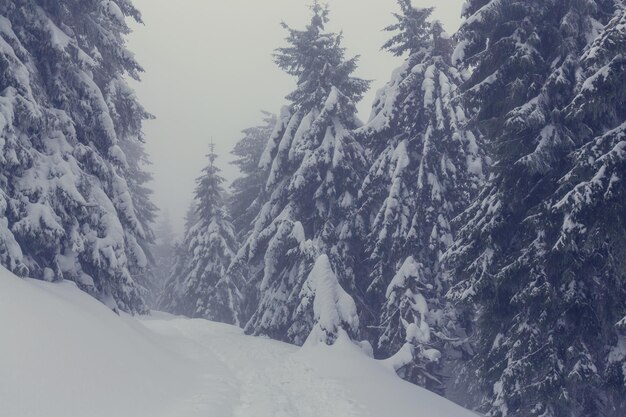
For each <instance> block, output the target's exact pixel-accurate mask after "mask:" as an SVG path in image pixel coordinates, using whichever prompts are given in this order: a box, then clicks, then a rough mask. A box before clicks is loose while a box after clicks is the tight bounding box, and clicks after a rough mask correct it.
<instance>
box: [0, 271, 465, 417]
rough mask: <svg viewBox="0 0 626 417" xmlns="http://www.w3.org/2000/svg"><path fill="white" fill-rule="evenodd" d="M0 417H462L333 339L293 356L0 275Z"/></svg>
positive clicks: (68, 288)
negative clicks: (120, 312)
mask: <svg viewBox="0 0 626 417" xmlns="http://www.w3.org/2000/svg"><path fill="white" fill-rule="evenodd" d="M0 415H2V416H5V415H6V416H11V417H31V416H32V417H43V416H45V417H100V416H102V417H105V416H107V417H110V416H121V417H124V416H129V417H130V416H132V417H144V416H145V417H148V416H150V417H195V416H198V417H199V416H211V417H231V416H232V417H246V416H247V417H300V416H305V417H309V416H310V417H313V416H315V417H324V416H328V417H331V416H332V417H351V416H352V417H381V416H384V417H396V416H397V417H412V416H415V417H471V416H474V414H473V413H471V412H469V411H466V410H464V409H462V408H460V407H458V406H456V405H454V404H452V403H450V402H449V401H447V400H445V399H442V398H440V397H438V396H436V395H434V394H431V393H429V392H427V391H425V390H423V389H420V388H419V387H416V386H413V385H411V384H408V383H405V382H404V381H402V380H400V379H399V378H397V377H396V376H395V374H394V373H393V371H391V370H389V369H388V368H386V367H385V366H384V365H383V364H381V363H379V362H377V361H374V360H372V359H370V358H368V357H367V356H366V355H364V354H362V353H361V351H360V350H359V349H358V347H356V346H355V345H353V344H352V343H351V342H349V341H347V340H343V339H341V338H340V339H339V340H338V341H337V343H336V344H335V345H334V346H332V347H327V346H325V345H317V346H314V347H307V348H303V349H299V348H297V347H295V346H291V345H288V344H284V343H280V342H276V341H272V340H267V339H263V338H253V337H249V336H245V335H243V334H242V332H241V330H240V329H238V328H235V327H232V326H227V325H222V324H217V323H211V322H208V321H206V320H190V319H187V318H181V317H173V316H169V315H165V314H162V313H154V315H153V316H152V317H145V318H141V319H135V318H132V317H128V316H117V315H116V314H114V313H113V312H111V311H110V310H109V309H108V308H106V307H105V306H104V305H102V304H100V303H99V302H98V301H96V300H95V299H92V298H91V297H90V296H88V295H87V294H85V293H83V292H81V291H80V290H79V289H78V288H77V287H76V286H75V285H74V284H72V283H69V282H62V283H56V284H51V283H46V282H41V281H34V280H29V279H26V280H23V279H19V278H17V277H15V276H14V275H12V274H10V273H9V272H7V271H6V270H5V269H2V268H0Z"/></svg>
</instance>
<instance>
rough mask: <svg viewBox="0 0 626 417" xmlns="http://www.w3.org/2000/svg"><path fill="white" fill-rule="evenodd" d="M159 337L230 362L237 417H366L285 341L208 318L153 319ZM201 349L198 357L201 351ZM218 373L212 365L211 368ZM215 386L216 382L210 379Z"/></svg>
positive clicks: (198, 356)
mask: <svg viewBox="0 0 626 417" xmlns="http://www.w3.org/2000/svg"><path fill="white" fill-rule="evenodd" d="M144 324H145V325H146V326H147V327H149V328H151V329H152V330H154V331H155V332H157V333H162V334H167V335H170V336H171V335H173V333H172V332H173V331H174V329H175V330H176V331H178V332H179V336H183V338H185V339H187V340H189V341H194V342H195V343H189V344H187V346H181V347H182V352H183V353H185V351H187V352H186V353H187V354H189V355H190V356H192V357H195V358H196V359H202V358H201V356H202V355H204V356H205V359H206V357H207V356H214V357H216V358H218V359H219V360H220V362H222V363H223V364H227V365H226V366H228V367H229V368H230V373H231V374H232V375H234V377H235V381H228V385H229V386H230V387H231V388H234V389H235V390H236V391H238V392H239V396H238V400H237V401H236V402H235V406H234V409H233V410H232V416H233V417H266V416H267V417H270V416H271V417H296V416H297V417H324V416H329V417H331V416H333V417H336V416H343V417H364V416H368V413H367V412H366V411H365V410H363V408H362V407H360V406H359V405H358V404H356V403H355V402H354V401H353V400H350V399H349V395H348V394H347V393H345V392H344V390H343V389H342V387H341V386H340V385H339V384H338V383H337V382H335V381H332V380H330V379H325V378H321V377H320V376H319V375H316V372H315V371H314V370H313V369H312V368H311V367H310V366H308V365H307V364H306V363H304V362H303V361H302V359H301V358H299V357H298V355H297V351H298V349H297V348H296V347H294V346H290V345H287V344H283V343H278V342H274V341H271V340H267V339H262V338H251V337H247V336H244V335H243V334H242V332H241V330H239V329H236V328H234V327H231V326H224V325H220V324H216V323H210V324H209V325H207V324H208V322H206V321H204V320H188V319H171V320H148V321H146V322H144ZM199 347H201V350H200V351H201V352H204V354H198V351H197V349H198V348H199ZM208 369H210V371H211V372H214V368H213V367H209V368H208ZM211 382H212V381H211Z"/></svg>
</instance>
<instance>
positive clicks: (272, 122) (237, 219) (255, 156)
mask: <svg viewBox="0 0 626 417" xmlns="http://www.w3.org/2000/svg"><path fill="white" fill-rule="evenodd" d="M263 115H264V118H263V122H264V124H263V125H260V126H255V127H251V128H248V129H246V130H244V131H243V135H244V137H243V139H241V140H240V141H239V142H237V144H236V145H235V148H234V149H233V150H232V151H231V153H232V154H233V155H234V156H235V157H237V159H235V160H234V161H232V162H231V164H233V165H235V166H236V167H237V168H239V171H240V173H241V176H240V177H239V178H237V179H235V180H234V181H233V182H232V184H231V185H230V189H231V195H230V197H229V200H228V211H229V213H230V216H231V217H232V219H233V226H235V231H236V232H237V235H238V236H239V237H240V238H245V237H246V235H247V234H248V233H249V232H250V229H251V228H252V223H253V222H254V218H255V217H256V215H257V214H258V212H259V209H260V204H261V202H260V201H259V196H260V195H261V192H262V190H263V187H264V186H265V182H266V181H267V177H266V175H265V174H266V173H267V172H266V171H264V170H263V169H261V168H259V161H260V160H261V155H263V151H264V150H265V147H266V146H267V142H268V141H269V139H270V136H271V135H272V132H273V131H274V126H276V116H275V115H273V114H271V113H268V112H263Z"/></svg>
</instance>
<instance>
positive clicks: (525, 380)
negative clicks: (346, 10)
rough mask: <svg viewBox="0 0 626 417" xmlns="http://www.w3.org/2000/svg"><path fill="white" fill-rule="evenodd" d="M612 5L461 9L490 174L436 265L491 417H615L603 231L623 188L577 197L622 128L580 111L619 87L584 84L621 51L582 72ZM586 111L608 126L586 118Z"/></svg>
mask: <svg viewBox="0 0 626 417" xmlns="http://www.w3.org/2000/svg"><path fill="white" fill-rule="evenodd" d="M619 3H621V2H619ZM617 5H618V2H615V1H612V0H608V1H604V0H597V1H593V0H587V1H575V0H571V1H519V0H500V1H487V0H471V1H468V2H467V4H466V7H465V15H466V21H465V23H464V25H463V27H462V28H461V30H460V34H459V40H460V45H459V47H458V48H457V51H456V53H455V56H456V57H457V58H458V59H462V60H464V62H465V64H466V65H467V66H468V67H472V68H473V70H474V71H473V75H472V76H471V78H470V79H469V81H468V82H467V84H466V85H465V96H466V99H467V100H468V101H467V102H468V103H470V105H471V106H476V107H477V108H478V113H477V116H476V118H475V120H474V121H475V123H476V125H477V126H479V127H480V128H481V130H482V131H483V132H484V133H485V138H486V141H487V143H488V145H489V148H490V149H492V151H493V158H494V161H495V166H494V172H493V175H492V177H491V178H490V181H489V183H488V184H487V186H486V187H485V189H484V191H483V192H482V193H481V195H480V198H479V199H478V200H477V201H476V203H474V204H473V205H472V206H471V207H470V208H469V209H468V210H467V211H466V213H464V215H463V216H461V217H460V219H459V224H460V225H462V228H461V232H460V237H459V239H458V240H457V241H456V243H455V244H454V246H453V248H452V250H450V252H449V254H448V255H447V258H448V259H449V262H450V265H451V266H453V267H454V271H453V272H454V275H455V276H457V277H459V278H460V279H461V281H460V282H459V283H458V284H457V285H456V286H455V288H453V290H452V291H451V293H450V294H451V296H452V297H453V298H454V299H456V300H458V301H462V302H465V303H467V304H468V305H470V306H474V307H475V308H476V309H477V311H478V317H477V323H476V329H475V332H474V339H475V342H476V347H477V355H476V357H475V359H474V361H473V363H474V364H475V365H477V366H476V369H477V372H478V377H479V378H480V380H481V381H482V382H483V386H484V388H485V391H486V401H485V404H484V405H485V411H486V412H487V415H488V416H494V417H495V416H497V417H503V416H529V415H530V416H533V415H536V416H542V417H561V416H567V417H570V416H600V415H602V416H618V415H621V413H622V412H623V406H622V407H621V410H622V411H617V410H616V409H615V408H614V406H615V404H620V403H623V393H624V387H623V385H622V386H621V388H619V389H617V391H612V390H609V389H607V387H608V383H609V380H608V379H607V376H606V370H607V363H608V362H609V358H610V357H611V354H610V352H611V351H612V349H614V348H615V346H616V344H617V341H618V339H617V336H616V327H615V324H616V322H617V320H619V314H618V313H619V311H620V310H621V311H623V309H624V302H623V298H622V299H621V301H618V298H619V297H620V295H619V294H620V293H622V291H623V276H624V275H623V274H624V272H623V267H620V266H619V263H615V262H613V261H611V257H612V256H613V255H614V254H615V253H619V251H620V250H621V249H620V247H623V246H622V243H623V237H622V238H615V237H614V236H615V235H614V234H613V231H614V230H615V229H614V227H615V225H611V222H609V221H603V220H602V219H603V218H604V216H606V215H610V213H613V210H615V209H618V207H619V204H620V203H618V202H619V201H620V197H619V195H620V192H619V191H618V190H619V187H620V186H617V188H612V189H611V190H610V191H609V189H608V188H607V191H608V194H607V197H608V199H607V200H603V198H604V197H599V195H598V194H594V193H591V192H589V193H588V191H591V190H593V191H594V192H595V191H598V190H599V189H600V188H602V187H607V186H608V184H609V183H610V180H608V179H607V180H605V179H600V178H598V180H599V181H598V183H596V184H594V185H591V187H589V188H587V191H585V187H586V185H585V183H586V182H587V181H588V179H589V178H593V173H594V172H596V173H597V172H598V171H595V170H596V169H599V170H600V172H604V171H603V170H602V169H601V165H602V164H604V163H607V164H608V165H607V168H609V166H610V165H611V164H613V162H615V161H617V159H613V158H611V157H608V158H606V159H604V158H602V157H601V155H602V153H603V152H604V151H608V149H609V147H610V145H609V147H605V146H604V145H606V144H608V143H609V142H611V141H612V140H614V139H615V138H614V137H612V135H613V133H614V131H613V129H615V128H616V127H617V126H618V125H619V123H623V114H624V113H623V111H624V107H623V105H624V102H623V96H622V98H619V94H618V95H617V96H616V95H613V94H612V93H609V94H608V95H606V94H605V93H606V90H604V91H603V90H602V88H598V89H597V90H596V91H595V92H594V93H593V94H589V97H591V96H593V97H595V100H594V101H595V103H594V102H593V101H592V102H588V103H583V100H580V99H579V97H582V96H585V94H587V93H586V90H587V87H589V86H591V85H596V86H597V87H602V83H603V82H604V81H608V84H610V83H612V82H615V80H617V79H619V78H620V77H622V79H623V76H624V73H623V68H622V69H621V70H617V71H616V72H615V74H617V77H616V78H613V77H605V76H604V75H603V76H601V77H599V78H597V79H595V80H593V74H594V73H595V72H596V71H597V70H598V68H599V67H597V65H604V64H601V63H602V62H603V61H604V62H605V63H606V62H608V61H607V59H608V60H609V61H610V60H611V59H612V58H613V57H615V58H618V57H619V55H620V53H619V52H618V50H616V49H614V48H609V50H607V51H605V52H603V53H601V54H599V55H598V56H597V58H594V59H588V58H585V56H586V55H588V54H591V55H595V53H596V52H597V49H596V48H594V47H593V45H594V40H595V42H601V39H602V37H603V36H607V35H606V34H607V31H610V30H611V29H610V26H611V23H610V19H611V17H612V16H613V15H614V13H615V11H616V6H617ZM607 24H608V25H609V26H606V25H607ZM603 32H604V33H605V35H603V34H602V33H603ZM618 49H619V48H618ZM618 59H619V58H618ZM613 68H615V69H617V68H619V66H616V67H613ZM610 72H611V71H608V72H607V74H608V73H610ZM620 73H621V75H619V74H620ZM609 78H612V80H609ZM608 84H605V85H604V87H606V86H607V85H608ZM622 90H623V88H622ZM602 91H603V92H602ZM617 91H621V90H619V89H618V90H617ZM622 92H623V91H622ZM594 107H595V109H596V110H597V109H603V111H606V112H605V113H595V114H594V111H591V109H592V108H594ZM619 118H621V121H618V119H619ZM590 141H591V142H590ZM593 142H595V144H594V143H593ZM603 150H604V151H603ZM595 158H598V159H595ZM609 161H610V162H609ZM617 166H618V165H613V166H612V168H609V171H612V170H613V169H615V168H617ZM607 173H608V171H607ZM590 175H592V176H591V177H589V176H590ZM578 181H581V182H580V183H579V182H578ZM592 182H593V181H592ZM577 184H578V185H577ZM615 184H617V183H615ZM587 185H590V184H589V183H587ZM596 185H597V186H598V188H596ZM572 187H574V190H572ZM568 188H569V191H567V189H568ZM609 188H611V187H610V186H609ZM613 190H615V191H617V192H616V194H612V191H613ZM578 192H582V194H579V193H578ZM564 193H565V194H564ZM582 195H585V198H583V199H581V198H580V197H581V196H582ZM613 198H616V199H615V200H614V199H613ZM607 203H608V204H607ZM596 205H599V206H602V207H603V210H604V209H607V210H606V212H604V211H603V210H600V211H596V212H593V213H592V211H591V209H592V207H596ZM588 210H590V211H588ZM583 213H584V214H583ZM620 217H622V218H623V214H622V215H621V216H620V215H619V214H618V215H617V218H620ZM620 224H623V222H622V221H621V220H618V221H617V222H616V225H617V227H618V228H619V227H621V226H619V225H620ZM585 227H588V228H587V229H586V230H585V231H584V232H583V230H584V229H585ZM620 240H621V242H622V243H620V244H615V242H619V241H620ZM620 282H621V283H620ZM605 303H608V305H609V306H610V307H608V306H607V307H605ZM607 355H608V356H607ZM614 387H615V386H614Z"/></svg>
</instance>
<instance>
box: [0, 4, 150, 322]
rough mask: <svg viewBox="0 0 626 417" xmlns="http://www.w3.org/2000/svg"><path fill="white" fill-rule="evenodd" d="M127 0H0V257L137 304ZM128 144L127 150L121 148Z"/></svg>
mask: <svg viewBox="0 0 626 417" xmlns="http://www.w3.org/2000/svg"><path fill="white" fill-rule="evenodd" d="M127 16H128V17H131V18H133V19H135V20H137V21H140V19H141V17H140V14H139V12H138V11H137V10H136V9H135V8H134V7H133V6H132V4H131V3H130V1H128V0H116V1H112V0H105V1H100V0H97V1H96V0H87V1H81V2H75V1H68V0H67V1H66V0H59V1H55V2H32V1H26V0H16V1H10V2H2V3H0V86H1V90H2V91H1V93H0V190H1V191H0V229H1V233H0V262H2V264H3V265H5V266H7V267H8V268H9V269H11V270H12V271H15V272H18V273H20V274H22V275H29V276H33V277H36V278H42V279H47V280H55V279H61V278H64V279H70V280H73V281H75V282H76V283H77V284H78V286H79V287H80V288H82V289H83V290H85V291H88V292H89V293H91V294H93V295H94V296H96V297H98V298H99V299H101V300H103V301H105V302H106V303H107V304H108V305H110V306H111V307H112V308H119V309H122V310H125V311H128V312H144V311H146V306H145V304H144V302H143V300H142V297H141V294H140V291H139V290H138V286H137V285H136V282H135V279H134V278H133V275H135V278H139V276H140V275H141V274H143V273H144V271H145V269H146V267H147V266H148V260H147V257H146V254H145V248H146V246H147V243H149V242H150V240H151V232H150V221H151V219H152V216H153V213H154V209H153V206H152V205H151V204H150V202H149V198H148V197H149V193H148V191H147V189H146V188H145V182H146V181H147V180H148V176H147V175H146V174H145V172H144V171H143V161H141V160H139V159H137V157H138V155H140V154H141V153H142V146H143V143H142V142H143V140H142V137H141V125H142V121H143V120H144V119H146V118H147V117H149V115H148V114H147V113H146V111H145V110H144V109H143V108H142V107H141V106H140V105H139V103H138V102H137V100H136V98H135V96H134V94H133V92H132V90H131V89H130V88H129V86H128V84H127V82H126V80H125V77H126V76H130V77H133V78H138V74H139V73H140V72H141V68H140V66H139V65H138V64H137V62H136V61H135V60H134V58H133V57H132V54H131V53H130V52H129V51H128V50H127V49H126V47H125V44H124V37H125V35H127V34H128V33H129V28H128V26H127V25H126V22H125V19H126V17H127ZM127 152H128V154H127Z"/></svg>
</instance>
